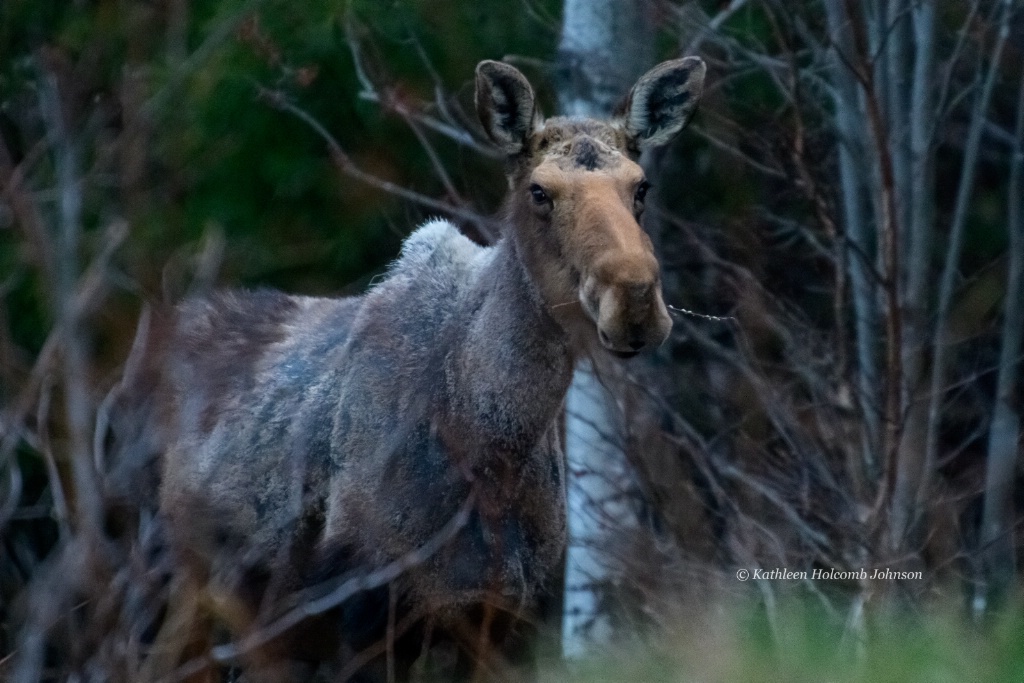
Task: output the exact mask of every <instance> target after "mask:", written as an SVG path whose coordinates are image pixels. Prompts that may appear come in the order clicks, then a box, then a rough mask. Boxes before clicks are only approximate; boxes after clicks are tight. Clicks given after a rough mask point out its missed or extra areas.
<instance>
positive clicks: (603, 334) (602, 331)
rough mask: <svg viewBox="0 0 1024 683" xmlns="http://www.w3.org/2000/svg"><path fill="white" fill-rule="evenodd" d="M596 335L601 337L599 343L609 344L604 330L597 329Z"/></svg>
mask: <svg viewBox="0 0 1024 683" xmlns="http://www.w3.org/2000/svg"><path fill="white" fill-rule="evenodd" d="M597 336H598V337H599V338H600V339H601V343H602V344H605V345H609V344H611V341H609V339H608V335H607V334H605V332H604V330H598V331H597Z"/></svg>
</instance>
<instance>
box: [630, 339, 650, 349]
mask: <svg viewBox="0 0 1024 683" xmlns="http://www.w3.org/2000/svg"><path fill="white" fill-rule="evenodd" d="M646 345H647V344H646V343H645V342H643V341H639V340H638V341H631V342H629V348H631V349H633V350H634V351H639V350H640V349H642V348H644V346H646Z"/></svg>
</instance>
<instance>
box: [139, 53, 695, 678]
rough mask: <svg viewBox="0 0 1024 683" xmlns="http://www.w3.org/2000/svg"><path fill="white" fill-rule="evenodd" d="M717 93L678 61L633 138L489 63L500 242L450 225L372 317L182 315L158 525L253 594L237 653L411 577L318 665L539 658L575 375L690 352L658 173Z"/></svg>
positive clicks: (221, 299) (360, 301)
mask: <svg viewBox="0 0 1024 683" xmlns="http://www.w3.org/2000/svg"><path fill="white" fill-rule="evenodd" d="M704 74H705V64H704V62H703V61H702V60H701V59H699V58H697V57H687V58H683V59H675V60H672V61H667V62H664V63H662V64H659V65H658V66H656V67H654V68H653V69H652V70H651V71H649V72H648V73H646V74H645V75H644V76H642V77H641V78H640V79H639V81H638V82H637V83H636V85H635V86H634V87H633V88H632V90H631V91H630V92H629V94H628V96H627V98H626V99H625V101H624V105H623V106H622V108H621V110H620V113H619V114H618V115H617V116H615V117H613V118H612V119H611V120H608V121H598V120H594V119H589V118H568V117H554V118H549V119H544V118H542V117H541V116H540V115H539V113H538V111H537V107H536V104H535V98H534V92H533V90H532V88H531V86H530V84H529V83H528V81H527V80H526V78H525V77H524V76H523V75H522V74H521V73H520V72H519V71H518V70H516V69H515V68H513V67H512V66H509V65H508V64H504V63H501V62H495V61H484V62H481V63H480V64H479V65H478V66H477V69H476V107H477V111H478V115H479V118H480V122H481V123H482V125H483V129H484V131H485V132H486V134H487V136H488V137H489V138H490V140H491V141H493V143H494V144H495V145H497V146H498V147H499V148H500V150H501V151H502V152H503V153H504V155H505V157H506V169H507V176H508V187H509V191H508V194H507V197H506V199H505V201H504V204H503V208H502V211H501V213H500V218H499V221H500V225H501V231H502V234H501V236H500V239H498V240H497V241H496V242H495V243H494V244H493V245H491V246H480V245H478V244H477V243H475V242H473V241H471V240H470V239H468V238H467V237H465V236H463V235H462V234H461V233H460V232H459V230H458V229H457V228H456V227H455V226H454V225H452V224H451V223H449V222H447V221H445V220H440V219H435V220H430V221H428V222H427V223H426V224H424V225H422V226H421V227H419V228H418V229H417V230H415V231H414V232H413V233H412V234H411V235H410V236H409V237H408V238H407V239H406V241H405V243H404V245H403V247H402V250H401V254H400V256H399V257H398V259H397V260H396V261H395V262H394V263H393V264H392V265H391V266H390V269H389V270H388V272H387V274H386V276H385V277H384V278H383V280H382V281H380V282H379V283H377V284H375V285H373V286H372V287H371V288H370V289H369V291H367V292H366V293H365V294H363V295H361V296H357V297H348V298H314V297H306V296H291V295H287V294H283V293H279V292H275V291H268V290H260V291H252V292H236V291H229V292H221V293H216V294H213V295H210V296H208V297H206V298H198V299H190V300H186V301H185V302H184V303H182V304H180V305H179V306H178V308H177V310H176V312H175V314H174V319H173V321H172V323H171V326H172V328H171V331H170V332H169V333H168V335H167V339H166V340H165V342H164V343H165V345H166V353H165V359H164V360H163V361H162V365H161V368H162V369H161V372H162V373H163V380H162V381H163V386H164V389H163V391H162V395H163V399H162V400H163V401H164V403H165V406H164V408H163V410H162V415H163V418H162V420H163V422H164V430H165V432H166V434H167V439H166V446H165V448H164V452H163V456H162V465H161V470H162V472H161V483H160V494H159V500H160V509H161V513H162V515H163V517H164V518H165V519H166V523H167V525H168V529H169V537H170V545H171V548H172V549H173V552H174V553H175V555H176V556H177V557H179V558H180V559H181V563H182V565H183V566H184V567H186V568H187V574H188V575H189V577H191V578H190V579H189V581H191V582H192V583H193V584H194V585H196V586H208V585H211V584H215V585H218V586H221V587H223V588H224V590H223V591H222V592H223V593H228V594H231V595H233V596H235V597H236V599H234V602H233V603H232V604H234V605H235V607H232V608H231V609H228V608H223V607H222V609H221V610H220V612H219V613H218V614H219V615H220V617H221V618H224V619H227V621H228V622H229V623H228V627H229V628H231V629H234V630H235V635H236V636H237V637H238V638H242V637H243V636H244V635H245V632H246V629H249V630H256V629H258V628H259V625H260V624H261V623H266V622H267V619H268V617H267V614H268V613H270V614H272V613H273V612H274V609H275V606H274V600H277V599H278V598H281V599H280V600H279V602H278V604H277V606H276V608H281V606H282V605H286V604H294V596H295V595H305V594H304V593H302V592H301V591H302V590H312V588H311V587H315V586H318V585H326V584H324V582H328V583H329V580H330V579H332V578H333V579H334V580H335V584H331V585H336V584H337V582H338V581H340V580H341V579H344V578H345V577H359V576H364V577H365V576H366V575H367V573H370V574H372V572H374V571H380V570H382V568H388V567H392V568H394V567H400V568H401V571H397V572H395V575H394V577H393V578H392V579H390V580H389V583H388V585H387V586H384V587H380V586H376V587H373V590H369V588H368V589H367V590H360V591H356V593H355V594H354V595H352V596H350V597H349V598H348V599H347V600H346V601H345V602H344V604H342V605H341V606H340V607H339V608H338V611H337V612H336V613H334V614H333V616H331V617H330V618H331V619H337V620H339V621H331V622H330V623H331V624H332V625H333V626H332V628H333V629H334V630H336V631H337V632H338V633H339V634H340V636H339V640H338V642H337V643H335V644H331V645H330V646H329V647H328V648H327V649H328V651H329V652H330V654H329V655H325V654H323V653H320V654H317V655H312V656H311V657H312V658H314V659H315V658H320V659H321V660H322V661H321V662H320V663H319V664H317V666H321V667H323V666H328V664H324V663H323V662H324V661H327V660H332V661H333V662H334V664H333V666H344V665H345V663H346V662H351V661H361V660H358V658H359V656H360V653H361V652H363V651H364V650H366V649H367V648H370V649H371V650H372V648H373V644H374V643H376V642H378V641H384V640H388V639H399V640H401V639H404V640H403V641H402V642H404V643H405V645H402V644H401V643H398V644H396V643H390V644H388V645H387V646H385V647H384V648H383V649H382V648H378V650H377V652H378V654H379V655H380V656H379V657H377V658H376V659H375V660H374V659H373V658H367V657H364V659H365V660H366V661H365V666H363V667H362V669H361V670H360V671H359V674H358V675H359V676H362V677H363V678H364V679H365V680H374V676H377V675H380V676H381V677H383V672H384V671H385V668H382V667H387V671H388V677H389V678H391V677H397V678H399V679H401V678H403V677H407V676H409V675H410V671H414V670H415V667H422V666H426V665H425V664H424V658H429V657H431V656H433V657H434V660H436V661H434V663H433V664H430V666H434V667H435V668H434V669H432V670H434V671H438V672H441V674H440V675H443V676H445V677H447V678H458V677H460V676H462V677H465V676H468V675H470V673H472V675H474V676H477V677H488V676H489V675H490V674H491V673H493V672H494V671H495V670H496V668H495V667H497V666H498V665H499V664H502V663H505V662H506V661H512V660H515V659H516V658H517V657H520V656H524V655H522V653H524V652H528V650H529V647H528V642H529V638H530V634H531V633H532V631H531V625H535V624H536V622H537V614H538V610H539V609H540V606H541V604H542V603H544V601H545V600H549V599H550V598H551V593H552V586H553V585H557V584H558V582H559V578H560V577H559V571H560V567H561V561H562V558H563V556H564V552H565V546H566V510H565V486H566V473H565V463H564V454H563V449H562V429H563V424H564V423H563V422H562V421H561V419H560V415H561V412H562V410H563V403H564V399H565V397H566V393H567V391H568V389H569V385H570V381H571V378H572V375H573V371H574V367H575V365H576V363H577V360H578V359H581V358H583V357H587V356H588V355H591V354H599V353H610V354H613V355H614V356H617V357H621V358H629V357H632V356H635V355H636V354H638V353H639V352H641V351H642V350H644V349H652V348H655V347H657V346H659V345H660V344H661V343H662V342H664V341H665V339H666V338H667V337H668V335H669V333H670V330H671V324H672V323H671V318H670V317H669V314H668V310H667V309H666V306H665V303H664V301H663V298H662V292H661V280H660V274H659V263H658V261H657V259H656V257H655V254H654V250H653V247H652V244H651V241H650V239H649V238H648V236H647V234H646V233H645V232H644V230H643V228H642V227H641V224H640V223H641V218H642V215H643V212H644V202H645V195H646V194H647V190H648V188H649V184H648V182H647V181H646V180H645V177H644V172H643V169H642V168H641V166H640V165H639V163H638V159H639V156H640V154H641V153H642V152H643V151H644V150H647V149H651V148H654V147H657V146H660V145H664V144H666V143H667V142H669V141H670V140H672V139H673V137H674V136H675V135H676V134H677V133H679V131H681V130H682V129H683V128H684V126H685V125H686V124H687V122H688V120H689V118H690V117H691V115H692V113H693V111H694V109H695V107H696V105H697V102H698V100H699V98H700V95H701V91H702V88H703V81H704ZM460 515H461V516H460ZM453 520H455V521H454V522H453ZM446 530H447V531H446ZM439 536H443V538H442V540H443V543H442V542H436V543H435V545H436V546H437V547H436V548H434V549H432V550H430V552H427V550H425V548H427V546H428V545H429V544H430V543H431V542H432V539H434V540H435V541H436V540H437V539H438V538H439ZM288 595H290V596H292V600H293V602H292V603H288V602H287V600H284V598H283V597H281V596H288ZM268 605H270V606H269V607H268ZM214 611H216V610H214ZM225 614H231V615H234V618H230V619H228V618H226V617H224V615H225ZM403 624H405V625H403ZM409 624H413V625H412V626H410V625H409ZM299 628H300V626H296V629H299ZM293 630H294V629H293ZM321 630H323V629H321ZM327 630H330V629H327ZM193 636H194V637H197V636H195V634H193ZM296 640H298V641H303V642H295V641H296ZM312 640H315V639H314V638H312V637H310V638H298V639H294V638H293V639H292V640H291V641H289V640H288V638H286V637H285V636H281V637H280V638H278V639H277V641H276V643H277V644H276V645H274V644H268V645H267V646H266V647H265V648H264V649H263V653H262V654H260V655H257V654H253V653H251V652H250V653H249V655H250V656H249V657H248V659H244V661H243V664H242V666H243V667H245V668H246V669H247V675H248V676H250V678H249V679H248V680H264V679H266V680H287V676H291V675H293V674H291V673H288V674H285V673H284V672H285V671H286V670H287V671H289V672H291V671H293V670H294V661H292V660H301V659H304V658H305V657H306V655H305V654H302V653H301V652H300V651H301V650H302V649H303V647H306V646H309V645H310V642H311V641H312ZM396 642H397V641H396ZM282 643H283V644H282ZM437 643H446V645H445V647H447V648H448V650H446V651H442V654H443V653H444V652H448V656H447V659H446V658H445V657H442V656H441V655H440V654H436V653H435V654H434V655H431V654H430V653H431V652H435V650H433V649H432V648H433V645H434V644H437ZM524 643H526V645H524ZM194 645H195V644H194ZM452 653H454V654H452ZM385 654H386V658H387V659H388V661H387V662H386V663H384V664H382V663H381V662H382V661H383V659H384V658H385ZM288 661H292V663H290V664H288V667H290V668H287V669H285V668H282V667H283V666H284V665H282V664H281V662H288ZM432 661H433V660H432ZM481 666H483V667H484V668H483V669H482V671H483V673H482V674H481V668H480V667H481ZM375 667H376V668H375ZM445 667H447V668H445ZM488 667H490V668H488ZM207 668H208V669H209V667H207ZM321 670H323V669H321ZM213 673H214V672H213V671H212V670H207V671H206V672H205V675H208V676H211V675H213ZM203 680H209V678H207V679H203Z"/></svg>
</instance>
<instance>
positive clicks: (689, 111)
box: [621, 57, 707, 151]
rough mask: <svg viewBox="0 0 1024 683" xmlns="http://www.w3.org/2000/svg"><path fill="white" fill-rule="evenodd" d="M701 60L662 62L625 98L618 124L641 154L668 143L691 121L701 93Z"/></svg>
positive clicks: (688, 59)
mask: <svg viewBox="0 0 1024 683" xmlns="http://www.w3.org/2000/svg"><path fill="white" fill-rule="evenodd" d="M706 71H707V66H706V65H705V64H704V60H703V59H701V58H700V57H684V58H683V59H673V60H671V61H668V62H662V63H661V64H659V65H658V66H656V67H654V68H653V69H651V70H650V71H648V72H647V73H646V74H644V75H643V76H641V77H640V80H639V81H637V82H636V85H634V86H633V89H632V90H630V91H629V97H627V98H626V104H625V107H624V110H623V111H622V112H621V120H622V123H623V126H624V127H625V129H626V133H627V134H628V135H629V136H630V138H632V140H633V142H634V143H635V144H636V146H637V148H638V149H639V150H640V151H644V150H646V149H651V148H653V147H659V146H661V145H664V144H665V143H667V142H669V141H670V140H671V139H672V138H673V137H675V136H676V134H677V133H679V131H681V130H682V129H683V128H684V127H685V126H686V124H687V123H688V122H689V120H690V116H691V115H693V112H694V110H695V109H696V108H697V102H698V101H700V94H701V91H702V90H703V89H704V74H705V72H706Z"/></svg>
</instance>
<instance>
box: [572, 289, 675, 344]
mask: <svg viewBox="0 0 1024 683" xmlns="http://www.w3.org/2000/svg"><path fill="white" fill-rule="evenodd" d="M587 284H589V285H590V286H589V287H587V286H586V285H587ZM583 289H584V291H582V292H581V298H583V299H584V308H585V309H586V310H587V312H588V313H589V314H590V316H591V318H592V319H593V320H594V321H595V323H596V324H597V336H598V339H599V340H600V342H601V345H602V346H604V348H606V349H607V350H608V351H611V352H612V353H614V354H615V355H618V356H621V357H625V358H629V357H632V356H635V355H636V354H637V353H639V352H640V351H642V350H644V349H645V348H655V347H657V346H660V345H661V343H662V342H664V341H665V339H666V338H667V337H668V335H669V332H670V331H671V329H672V319H671V318H670V317H669V314H668V310H667V309H666V308H665V302H664V301H663V299H662V296H661V285H660V282H659V281H658V280H657V279H656V278H652V279H648V280H643V281H635V280H634V281H630V280H624V281H619V282H612V283H609V284H605V285H602V284H600V283H598V282H594V281H590V282H588V283H586V284H585V286H584V288H583ZM588 290H589V291H588ZM588 304H589V305H588Z"/></svg>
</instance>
